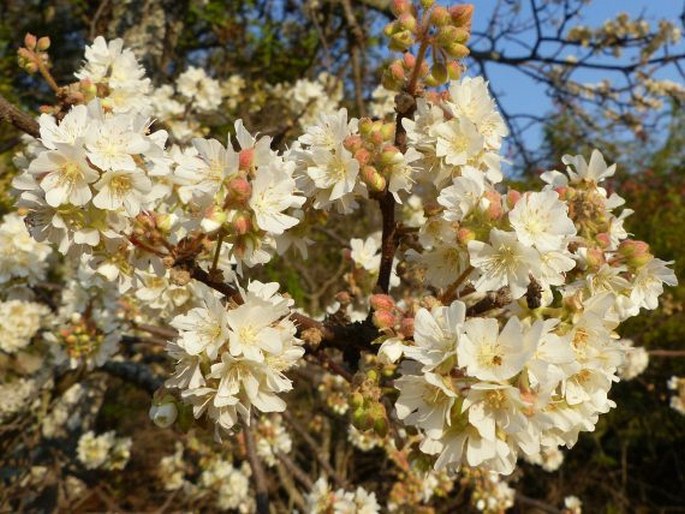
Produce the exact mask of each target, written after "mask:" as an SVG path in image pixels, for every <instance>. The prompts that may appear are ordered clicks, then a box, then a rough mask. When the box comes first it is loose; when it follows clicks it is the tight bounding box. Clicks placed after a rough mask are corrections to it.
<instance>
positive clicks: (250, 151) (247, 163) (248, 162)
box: [239, 148, 254, 170]
mask: <svg viewBox="0 0 685 514" xmlns="http://www.w3.org/2000/svg"><path fill="white" fill-rule="evenodd" d="M253 160H254V148H246V149H245V150H241V151H240V156H239V165H240V169H241V170H249V169H250V168H251V167H252V161H253Z"/></svg>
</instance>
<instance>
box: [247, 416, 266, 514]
mask: <svg viewBox="0 0 685 514" xmlns="http://www.w3.org/2000/svg"><path fill="white" fill-rule="evenodd" d="M252 430H253V429H252V427H245V430H244V434H245V447H246V448H247V459H248V460H249V461H250V467H251V468H252V478H253V479H254V487H255V495H256V501H257V514H269V491H268V487H267V483H266V475H265V474H264V468H263V467H262V462H261V461H260V460H259V456H258V455H257V445H256V443H255V440H254V434H253V433H252Z"/></svg>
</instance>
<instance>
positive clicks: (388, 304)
mask: <svg viewBox="0 0 685 514" xmlns="http://www.w3.org/2000/svg"><path fill="white" fill-rule="evenodd" d="M369 303H370V304H371V307H372V308H373V309H374V310H377V311H381V310H383V311H391V310H393V309H394V308H395V300H393V298H392V296H389V295H387V294H374V295H371V298H370V299H369Z"/></svg>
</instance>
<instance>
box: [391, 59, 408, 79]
mask: <svg viewBox="0 0 685 514" xmlns="http://www.w3.org/2000/svg"><path fill="white" fill-rule="evenodd" d="M388 73H390V76H391V77H392V79H393V80H394V81H397V82H404V80H405V79H406V78H407V74H406V72H405V70H404V66H402V62H401V61H395V62H393V63H392V64H391V65H390V66H388Z"/></svg>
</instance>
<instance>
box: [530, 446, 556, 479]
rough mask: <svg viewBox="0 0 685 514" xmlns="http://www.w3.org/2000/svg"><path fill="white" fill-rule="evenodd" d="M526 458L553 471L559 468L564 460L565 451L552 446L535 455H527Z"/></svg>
mask: <svg viewBox="0 0 685 514" xmlns="http://www.w3.org/2000/svg"><path fill="white" fill-rule="evenodd" d="M524 458H525V460H526V461H527V462H530V463H531V464H536V465H538V466H540V467H541V468H542V469H544V470H545V471H547V472H549V473H551V472H553V471H556V470H557V469H559V468H560V467H561V465H562V463H563V462H564V453H563V452H562V451H561V450H560V449H559V448H557V447H556V446H550V447H549V448H545V449H544V450H542V451H540V453H538V454H535V455H525V456H524Z"/></svg>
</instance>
